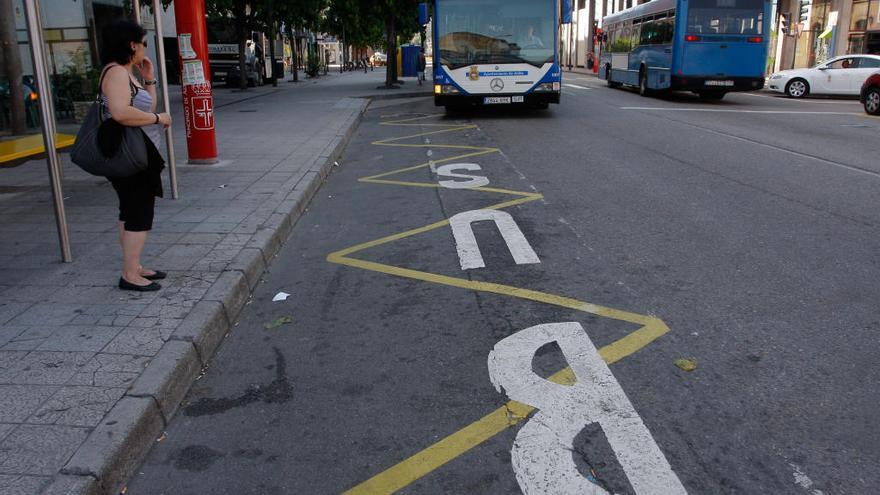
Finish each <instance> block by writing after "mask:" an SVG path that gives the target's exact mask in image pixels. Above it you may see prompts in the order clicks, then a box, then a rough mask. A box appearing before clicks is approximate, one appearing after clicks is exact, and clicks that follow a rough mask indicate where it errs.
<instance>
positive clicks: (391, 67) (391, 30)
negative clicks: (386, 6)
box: [385, 12, 397, 88]
mask: <svg viewBox="0 0 880 495" xmlns="http://www.w3.org/2000/svg"><path fill="white" fill-rule="evenodd" d="M386 34H387V36H388V42H387V43H386V46H387V47H388V54H387V55H388V59H387V61H388V62H387V64H385V65H386V69H387V71H386V72H385V87H386V88H393V87H394V82H395V81H396V80H397V32H396V30H395V26H394V13H393V12H392V13H389V14H388V20H387V21H386Z"/></svg>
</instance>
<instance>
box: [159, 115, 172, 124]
mask: <svg viewBox="0 0 880 495" xmlns="http://www.w3.org/2000/svg"><path fill="white" fill-rule="evenodd" d="M159 123H160V124H162V125H163V126H165V127H169V126H171V115H170V114H168V113H160V114H159Z"/></svg>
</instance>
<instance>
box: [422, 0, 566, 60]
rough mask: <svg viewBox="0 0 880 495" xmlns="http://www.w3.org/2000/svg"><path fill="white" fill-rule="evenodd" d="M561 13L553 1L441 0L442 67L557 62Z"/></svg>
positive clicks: (439, 23)
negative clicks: (559, 13) (558, 21)
mask: <svg viewBox="0 0 880 495" xmlns="http://www.w3.org/2000/svg"><path fill="white" fill-rule="evenodd" d="M555 8H556V2H555V1H548V0H542V1H536V0H437V19H436V21H435V29H437V35H438V40H439V53H440V63H441V64H443V65H445V66H448V67H450V68H452V69H455V68H459V67H465V66H468V65H473V64H506V63H510V64H516V63H526V64H530V65H534V66H537V67H540V66H542V65H544V64H546V63H549V62H553V60H554V53H555V51H554V48H555V46H554V45H555V43H556V25H555V21H556V17H555Z"/></svg>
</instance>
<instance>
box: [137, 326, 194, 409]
mask: <svg viewBox="0 0 880 495" xmlns="http://www.w3.org/2000/svg"><path fill="white" fill-rule="evenodd" d="M201 369H202V363H201V362H200V361H199V355H198V353H197V352H196V348H195V346H194V345H193V344H192V343H191V342H183V341H180V340H169V341H168V342H165V345H163V346H162V348H161V349H159V353H158V354H156V357H154V358H153V360H152V361H150V365H149V366H148V367H147V369H146V371H144V373H143V374H141V376H139V377H138V379H137V380H135V382H134V384H133V385H132V387H131V389H130V390H129V391H128V393H127V394H126V395H128V396H130V397H151V398H153V399H154V400H155V401H156V404H157V405H158V406H159V412H161V413H162V420H163V421H164V422H165V423H166V424H167V423H169V422H170V421H171V417H172V416H174V413H175V412H177V406H179V405H180V403H181V401H182V400H183V398H184V396H186V392H187V391H188V390H189V386H190V384H191V383H192V382H193V381H194V380H195V379H196V377H197V376H199V371H200V370H201Z"/></svg>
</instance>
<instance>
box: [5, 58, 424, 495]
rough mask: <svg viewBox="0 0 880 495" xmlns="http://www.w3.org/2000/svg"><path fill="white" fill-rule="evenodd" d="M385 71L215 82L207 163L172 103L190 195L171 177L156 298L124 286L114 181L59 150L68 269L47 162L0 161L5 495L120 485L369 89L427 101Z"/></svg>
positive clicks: (160, 213)
mask: <svg viewBox="0 0 880 495" xmlns="http://www.w3.org/2000/svg"><path fill="white" fill-rule="evenodd" d="M384 74H385V73H384V71H380V70H376V71H375V72H370V73H367V74H364V73H362V72H352V73H345V74H341V75H340V74H338V73H335V74H334V73H331V74H330V75H328V76H325V77H321V78H319V79H317V80H314V81H312V80H305V81H303V82H300V83H298V84H293V83H289V82H279V85H278V87H277V88H273V87H271V86H265V87H261V88H254V89H253V90H250V91H247V92H244V93H239V92H234V91H232V90H227V89H219V90H218V91H217V93H216V96H215V102H216V104H215V107H216V127H217V141H218V147H219V155H220V158H221V160H222V161H221V162H220V163H219V164H217V165H213V166H190V165H186V145H185V141H184V136H183V132H182V130H183V126H182V116H181V115H180V112H177V115H175V123H176V126H175V150H176V154H177V156H178V163H179V165H178V166H179V173H180V194H181V199H179V200H176V201H174V200H171V199H170V188H168V187H167V186H166V199H164V200H161V201H159V203H158V206H157V215H156V222H155V229H154V231H153V232H152V233H151V235H150V237H149V239H148V242H147V248H146V252H145V257H144V265H145V266H149V267H153V268H157V269H162V270H166V271H168V272H169V274H170V276H169V279H168V280H165V281H164V282H163V286H164V288H163V289H162V290H161V291H159V292H157V293H145V294H139V293H128V292H123V291H120V290H118V289H117V288H116V283H117V281H118V278H119V266H120V264H121V260H120V258H121V253H120V249H119V247H118V244H117V242H118V241H117V238H116V237H117V234H116V215H117V210H116V197H115V193H114V192H113V190H112V188H111V187H110V185H109V183H108V182H107V181H105V180H103V179H101V178H97V177H93V176H89V175H87V174H85V173H84V172H82V171H81V170H79V169H78V168H77V167H76V166H75V165H72V164H70V163H69V157H68V155H67V154H64V155H62V156H63V161H64V162H65V180H64V195H65V203H66V206H67V213H68V220H69V224H70V229H71V239H72V242H73V256H74V262H73V263H70V264H63V263H61V262H60V255H59V248H58V241H57V234H56V230H55V223H54V217H53V210H52V201H51V197H50V189H49V186H48V176H47V172H46V164H45V161H32V162H28V163H25V164H23V165H21V166H19V167H16V168H12V169H0V274H2V276H0V493H2V494H4V495H12V494H38V493H46V494H60V493H63V494H68V493H70V494H81V493H89V494H93V493H102V494H116V493H118V491H119V488H120V486H121V485H122V484H123V483H124V482H125V480H126V479H127V478H128V477H129V476H130V475H131V474H132V473H133V471H134V470H135V469H136V468H137V467H138V465H139V464H140V462H141V460H142V458H143V456H144V455H145V454H146V452H147V451H148V450H149V448H150V446H151V444H152V443H153V442H154V441H156V439H157V438H159V437H160V435H161V433H162V430H163V428H164V426H165V424H167V422H168V421H170V419H171V417H172V416H173V415H174V412H175V410H176V408H177V406H178V404H179V402H180V400H181V399H182V398H183V396H184V394H185V393H186V391H187V389H188V388H189V386H190V384H191V383H192V382H193V380H195V378H196V377H197V376H198V375H199V373H200V371H201V370H202V368H203V367H204V366H205V365H206V364H207V362H208V360H209V359H210V357H211V356H212V354H213V353H214V351H215V349H216V348H217V346H218V345H219V344H220V343H221V341H222V340H223V338H224V336H225V335H226V333H227V331H228V330H229V328H230V327H232V326H234V325H235V322H236V318H237V317H238V315H239V312H240V310H241V309H242V307H243V306H244V304H245V303H246V302H247V300H248V298H249V296H250V294H251V292H252V290H253V288H254V287H255V286H256V284H258V283H259V281H260V278H261V276H262V273H263V272H264V270H266V267H267V266H268V265H269V264H270V263H271V262H272V259H273V257H274V256H275V254H276V253H277V252H278V249H279V248H280V246H281V245H282V243H284V242H285V240H286V238H287V237H288V235H289V233H290V232H291V229H292V226H293V225H294V224H295V222H296V221H297V219H298V218H299V216H300V214H301V213H302V211H303V210H304V209H305V208H306V205H307V204H308V202H309V200H310V198H311V197H312V195H313V194H314V193H315V191H316V190H317V189H318V187H320V184H321V181H322V180H323V178H324V177H325V176H326V175H327V174H328V173H329V172H330V170H331V169H332V167H333V163H334V161H335V160H337V159H338V156H339V154H340V152H341V151H342V149H343V147H344V146H345V143H346V141H347V139H348V137H349V136H350V135H351V133H352V131H353V129H354V128H355V127H356V125H357V122H358V121H359V118H360V116H361V114H362V113H363V111H364V110H365V109H366V106H367V105H368V104H369V98H371V97H375V96H379V97H384V96H387V95H394V96H398V95H401V96H402V95H406V94H412V93H413V92H414V91H418V92H420V93H421V94H423V95H425V96H428V95H430V90H431V87H430V85H426V86H423V87H421V88H419V87H418V86H417V85H416V84H415V83H414V81H413V80H408V81H407V84H405V85H404V88H403V89H400V90H391V91H384V90H376V89H375V88H376V86H378V85H380V84H381V83H382V81H383V80H384ZM177 91H179V88H172V92H173V93H172V94H173V96H174V97H175V99H176V103H174V104H173V105H172V106H173V107H174V108H175V109H178V110H179V108H180V104H179V96H178V94H177ZM165 175H166V184H167V174H165Z"/></svg>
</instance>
